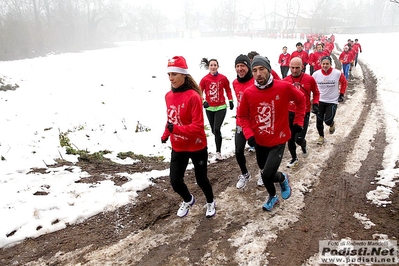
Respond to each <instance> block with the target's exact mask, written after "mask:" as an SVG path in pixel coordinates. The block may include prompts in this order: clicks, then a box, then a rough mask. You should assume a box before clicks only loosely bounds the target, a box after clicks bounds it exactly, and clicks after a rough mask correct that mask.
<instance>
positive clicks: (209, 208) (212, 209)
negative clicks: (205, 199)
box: [205, 200, 216, 218]
mask: <svg viewBox="0 0 399 266" xmlns="http://www.w3.org/2000/svg"><path fill="white" fill-rule="evenodd" d="M205 207H206V213H205V215H206V217H207V218H210V217H212V216H215V214H216V203H215V200H213V202H211V203H207V204H206V205H205Z"/></svg>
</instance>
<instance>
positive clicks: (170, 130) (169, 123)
mask: <svg viewBox="0 0 399 266" xmlns="http://www.w3.org/2000/svg"><path fill="white" fill-rule="evenodd" d="M166 127H167V128H168V130H169V132H170V133H172V131H173V124H172V123H171V122H168V125H167V126H166Z"/></svg>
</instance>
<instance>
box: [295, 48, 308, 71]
mask: <svg viewBox="0 0 399 266" xmlns="http://www.w3.org/2000/svg"><path fill="white" fill-rule="evenodd" d="M294 57H299V58H301V60H302V62H303V68H302V71H303V72H306V65H307V64H308V60H309V55H308V53H307V52H305V51H304V50H303V45H302V43H301V42H298V43H297V44H296V51H294V52H292V54H291V60H292V58H294Z"/></svg>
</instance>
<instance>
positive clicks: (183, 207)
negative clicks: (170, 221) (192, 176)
mask: <svg viewBox="0 0 399 266" xmlns="http://www.w3.org/2000/svg"><path fill="white" fill-rule="evenodd" d="M194 202H195V198H194V196H193V195H191V200H190V201H189V202H185V201H183V202H182V203H181V204H180V208H179V209H178V210H177V216H179V217H184V216H186V215H187V213H188V211H189V210H190V207H191V206H193V204H194Z"/></svg>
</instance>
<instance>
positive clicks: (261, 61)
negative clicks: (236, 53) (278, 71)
mask: <svg viewBox="0 0 399 266" xmlns="http://www.w3.org/2000/svg"><path fill="white" fill-rule="evenodd" d="M255 66H264V67H265V68H267V70H269V72H270V71H271V70H272V67H271V66H270V61H269V59H268V58H267V57H263V56H260V55H256V56H255V57H254V59H253V60H252V66H251V68H254V67H255Z"/></svg>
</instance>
